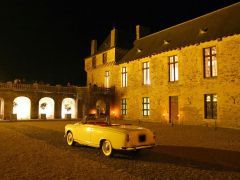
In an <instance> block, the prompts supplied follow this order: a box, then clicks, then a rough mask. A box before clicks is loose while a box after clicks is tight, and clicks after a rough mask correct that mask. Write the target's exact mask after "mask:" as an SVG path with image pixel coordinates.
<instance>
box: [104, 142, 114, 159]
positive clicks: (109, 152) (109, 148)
mask: <svg viewBox="0 0 240 180" xmlns="http://www.w3.org/2000/svg"><path fill="white" fill-rule="evenodd" d="M102 152H103V154H104V155H105V156H108V157H110V156H112V154H113V148H112V144H111V142H110V141H109V140H105V141H104V142H103V143H102Z"/></svg>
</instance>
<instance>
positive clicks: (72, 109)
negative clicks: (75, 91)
mask: <svg viewBox="0 0 240 180" xmlns="http://www.w3.org/2000/svg"><path fill="white" fill-rule="evenodd" d="M76 115H77V113H76V101H75V100H74V99H73V98H65V99H63V101H62V118H66V117H69V116H71V118H77V116H76Z"/></svg>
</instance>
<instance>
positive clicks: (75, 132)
mask: <svg viewBox="0 0 240 180" xmlns="http://www.w3.org/2000/svg"><path fill="white" fill-rule="evenodd" d="M65 137H66V139H67V144H68V145H70V146H73V145H74V144H75V143H79V144H82V145H87V146H92V147H96V148H101V150H102V152H103V154H104V155H105V156H111V155H112V154H113V152H114V150H127V151H139V150H140V149H144V148H151V147H153V146H154V145H155V135H154V133H153V132H152V131H151V130H149V129H146V128H143V127H138V126H135V125H131V124H112V123H107V122H100V121H93V122H79V123H76V124H67V125H66V126H65Z"/></svg>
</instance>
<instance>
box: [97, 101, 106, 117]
mask: <svg viewBox="0 0 240 180" xmlns="http://www.w3.org/2000/svg"><path fill="white" fill-rule="evenodd" d="M96 109H97V114H98V115H99V116H100V115H101V114H106V103H105V102H104V101H103V100H98V101H97V102H96Z"/></svg>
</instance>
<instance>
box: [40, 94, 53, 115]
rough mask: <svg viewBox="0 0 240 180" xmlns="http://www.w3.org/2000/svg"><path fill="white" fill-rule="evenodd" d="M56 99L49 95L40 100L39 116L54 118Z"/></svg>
mask: <svg viewBox="0 0 240 180" xmlns="http://www.w3.org/2000/svg"><path fill="white" fill-rule="evenodd" d="M54 105H55V103H54V100H53V99H52V98H49V97H44V98H42V99H40V100H39V118H40V119H45V118H46V119H53V118H54Z"/></svg>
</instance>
